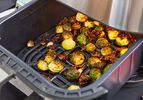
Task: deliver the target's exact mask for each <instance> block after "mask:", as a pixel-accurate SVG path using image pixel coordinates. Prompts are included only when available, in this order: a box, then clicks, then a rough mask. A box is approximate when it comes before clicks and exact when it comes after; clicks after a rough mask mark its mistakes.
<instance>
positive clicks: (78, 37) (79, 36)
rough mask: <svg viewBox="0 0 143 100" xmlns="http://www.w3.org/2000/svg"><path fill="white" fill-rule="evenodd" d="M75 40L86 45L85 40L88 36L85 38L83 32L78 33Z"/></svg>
mask: <svg viewBox="0 0 143 100" xmlns="http://www.w3.org/2000/svg"><path fill="white" fill-rule="evenodd" d="M77 42H78V43H80V44H82V45H86V44H87V42H88V38H87V36H86V35H84V34H79V35H78V36H77Z"/></svg>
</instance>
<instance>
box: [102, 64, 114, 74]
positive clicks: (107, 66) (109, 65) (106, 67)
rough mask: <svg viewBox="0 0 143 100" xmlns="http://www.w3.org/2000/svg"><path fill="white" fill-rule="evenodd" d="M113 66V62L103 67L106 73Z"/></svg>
mask: <svg viewBox="0 0 143 100" xmlns="http://www.w3.org/2000/svg"><path fill="white" fill-rule="evenodd" d="M111 66H112V64H107V65H106V66H105V68H104V69H103V73H105V72H106V71H107V70H108V69H109V68H110V67H111Z"/></svg>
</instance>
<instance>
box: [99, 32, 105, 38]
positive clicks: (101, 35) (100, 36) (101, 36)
mask: <svg viewBox="0 0 143 100" xmlns="http://www.w3.org/2000/svg"><path fill="white" fill-rule="evenodd" d="M104 37H106V35H105V32H104V31H102V32H101V34H99V35H98V38H104Z"/></svg>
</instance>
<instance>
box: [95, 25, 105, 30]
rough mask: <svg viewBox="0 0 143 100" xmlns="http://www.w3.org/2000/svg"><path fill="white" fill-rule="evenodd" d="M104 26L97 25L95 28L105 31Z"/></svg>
mask: <svg viewBox="0 0 143 100" xmlns="http://www.w3.org/2000/svg"><path fill="white" fill-rule="evenodd" d="M103 29H104V28H103V27H102V26H95V30H97V31H103Z"/></svg>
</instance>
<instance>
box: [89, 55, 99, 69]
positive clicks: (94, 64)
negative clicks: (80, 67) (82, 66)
mask: <svg viewBox="0 0 143 100" xmlns="http://www.w3.org/2000/svg"><path fill="white" fill-rule="evenodd" d="M87 63H88V65H89V66H90V67H98V64H99V63H101V60H100V59H99V58H98V57H91V58H89V59H88V61H87Z"/></svg>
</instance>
